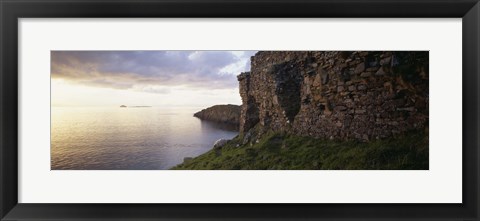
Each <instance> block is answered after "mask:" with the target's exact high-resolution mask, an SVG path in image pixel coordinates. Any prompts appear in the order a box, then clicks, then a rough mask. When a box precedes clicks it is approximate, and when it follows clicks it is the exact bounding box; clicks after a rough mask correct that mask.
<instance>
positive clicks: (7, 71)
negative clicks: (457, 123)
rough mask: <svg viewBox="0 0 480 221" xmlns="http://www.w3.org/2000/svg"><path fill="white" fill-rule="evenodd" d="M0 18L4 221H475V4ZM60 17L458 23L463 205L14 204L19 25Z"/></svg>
mask: <svg viewBox="0 0 480 221" xmlns="http://www.w3.org/2000/svg"><path fill="white" fill-rule="evenodd" d="M0 15H1V25H0V27H1V41H0V45H1V46H0V47H1V59H0V67H1V75H0V82H1V89H0V99H1V100H0V103H1V110H0V113H1V114H0V125H1V128H0V130H1V131H0V132H1V133H0V144H1V147H0V154H1V159H0V179H1V181H0V218H1V220H106V219H110V220H192V219H193V220H274V219H275V220H276V219H278V220H370V219H380V220H472V221H473V220H479V206H480V205H479V151H478V149H479V148H478V147H479V140H478V135H479V133H478V132H479V131H478V126H479V107H478V106H479V102H478V99H479V74H480V71H479V62H480V57H479V53H480V46H479V45H480V44H479V40H480V36H479V35H480V29H479V27H480V4H479V1H478V0H404V1H402V0H364V1H361V0H298V1H295V0H257V1H253V0H244V1H239V0H142V1H135V0H118V1H108V0H100V1H92V0H62V1H59V0H37V1H35V0H0ZM63 17H65V18H76V17H82V18H83V17H85V18H107V17H108V18H120V17H126V18H134V17H213V18H225V17H259V18H264V17H272V18H276V17H285V18H293V17H306V18H309V17H332V18H342V17H348V18H352V17H362V18H363V17H371V18H391V17H401V18H446V17H450V18H451V17H455V18H462V20H463V22H462V28H463V29H462V32H463V33H462V35H463V37H462V40H463V52H462V53H463V65H462V68H463V75H462V78H463V79H462V84H463V89H462V90H463V91H462V93H463V100H462V102H463V106H462V108H463V147H462V148H463V181H462V182H463V203H461V204H24V203H18V186H17V185H18V154H17V149H18V129H19V128H18V93H19V91H18V90H19V88H18V67H17V64H18V23H17V20H18V19H19V18H63ZM447 139H448V138H447Z"/></svg>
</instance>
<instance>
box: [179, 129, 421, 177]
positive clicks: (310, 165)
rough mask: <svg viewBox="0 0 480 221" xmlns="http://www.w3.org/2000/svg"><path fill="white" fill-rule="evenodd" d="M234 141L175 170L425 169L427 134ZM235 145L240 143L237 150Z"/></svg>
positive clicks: (280, 136) (271, 137)
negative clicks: (371, 138) (361, 139)
mask: <svg viewBox="0 0 480 221" xmlns="http://www.w3.org/2000/svg"><path fill="white" fill-rule="evenodd" d="M241 143H242V140H241V138H240V137H238V136H237V137H236V138H234V139H233V140H231V141H230V142H229V143H228V144H226V145H225V146H223V147H221V148H214V149H212V150H210V151H208V152H207V153H205V154H203V155H200V156H198V157H196V158H194V159H192V160H190V161H188V162H186V163H183V164H179V165H177V166H175V167H173V168H172V169H176V170H237V169H241V170H425V169H428V135H427V134H425V133H423V132H418V131H417V132H410V133H408V134H406V135H404V136H402V137H397V138H390V139H385V140H375V141H371V142H368V143H363V142H356V141H331V140H321V139H314V138H309V137H300V136H293V135H283V134H279V133H272V132H269V133H266V134H264V135H262V139H260V140H258V143H257V142H254V144H246V145H241ZM237 145H239V146H238V147H237Z"/></svg>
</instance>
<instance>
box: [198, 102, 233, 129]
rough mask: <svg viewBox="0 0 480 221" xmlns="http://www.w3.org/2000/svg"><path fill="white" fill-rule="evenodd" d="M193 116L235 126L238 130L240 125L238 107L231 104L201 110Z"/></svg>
mask: <svg viewBox="0 0 480 221" xmlns="http://www.w3.org/2000/svg"><path fill="white" fill-rule="evenodd" d="M193 116H195V117H197V118H199V119H202V120H208V121H213V122H217V123H225V124H231V125H235V126H236V128H238V125H239V123H240V106H238V105H233V104H227V105H215V106H212V107H209V108H207V109H203V110H201V111H199V112H197V113H195V114H194V115H193Z"/></svg>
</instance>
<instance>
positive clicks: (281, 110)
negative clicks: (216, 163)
mask: <svg viewBox="0 0 480 221" xmlns="http://www.w3.org/2000/svg"><path fill="white" fill-rule="evenodd" d="M428 56H429V54H428V52H423V51H422V52H420V51H419V52H393V51H372V52H358V51H355V52H354V51H316V52H311V51H261V52H258V53H257V54H255V56H253V57H252V58H251V71H250V72H245V73H241V74H240V75H239V76H238V80H239V87H240V95H241V97H242V106H241V117H240V134H244V133H246V132H247V131H249V130H250V129H252V128H253V127H254V126H255V125H257V124H259V126H260V127H261V128H268V129H271V130H274V131H280V132H288V133H293V134H297V135H303V136H313V137H317V138H327V139H340V140H348V139H356V140H371V139H380V138H386V137H391V136H395V135H397V134H402V133H404V132H406V131H408V130H411V129H423V128H425V127H428V91H429V89H428V72H429V70H428V67H429V66H428V60H429V59H428Z"/></svg>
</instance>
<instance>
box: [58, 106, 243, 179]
mask: <svg viewBox="0 0 480 221" xmlns="http://www.w3.org/2000/svg"><path fill="white" fill-rule="evenodd" d="M200 109H201V108H159V107H142V108H140V107H139V108H133V107H128V108H120V107H85V108H81V107H52V115H51V169H52V170H163V169H169V168H171V167H173V166H175V165H177V164H179V163H181V162H183V159H184V157H195V156H198V155H200V154H202V153H205V152H207V151H208V150H210V149H211V148H212V146H213V143H214V142H215V141H216V140H218V139H221V138H226V139H231V138H233V137H235V136H236V135H237V134H238V132H236V131H231V130H228V129H226V128H225V127H224V126H222V125H218V124H214V123H211V122H206V121H202V120H200V119H197V118H196V117H193V113H195V112H196V111H199V110H200ZM229 129H231V128H229Z"/></svg>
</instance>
